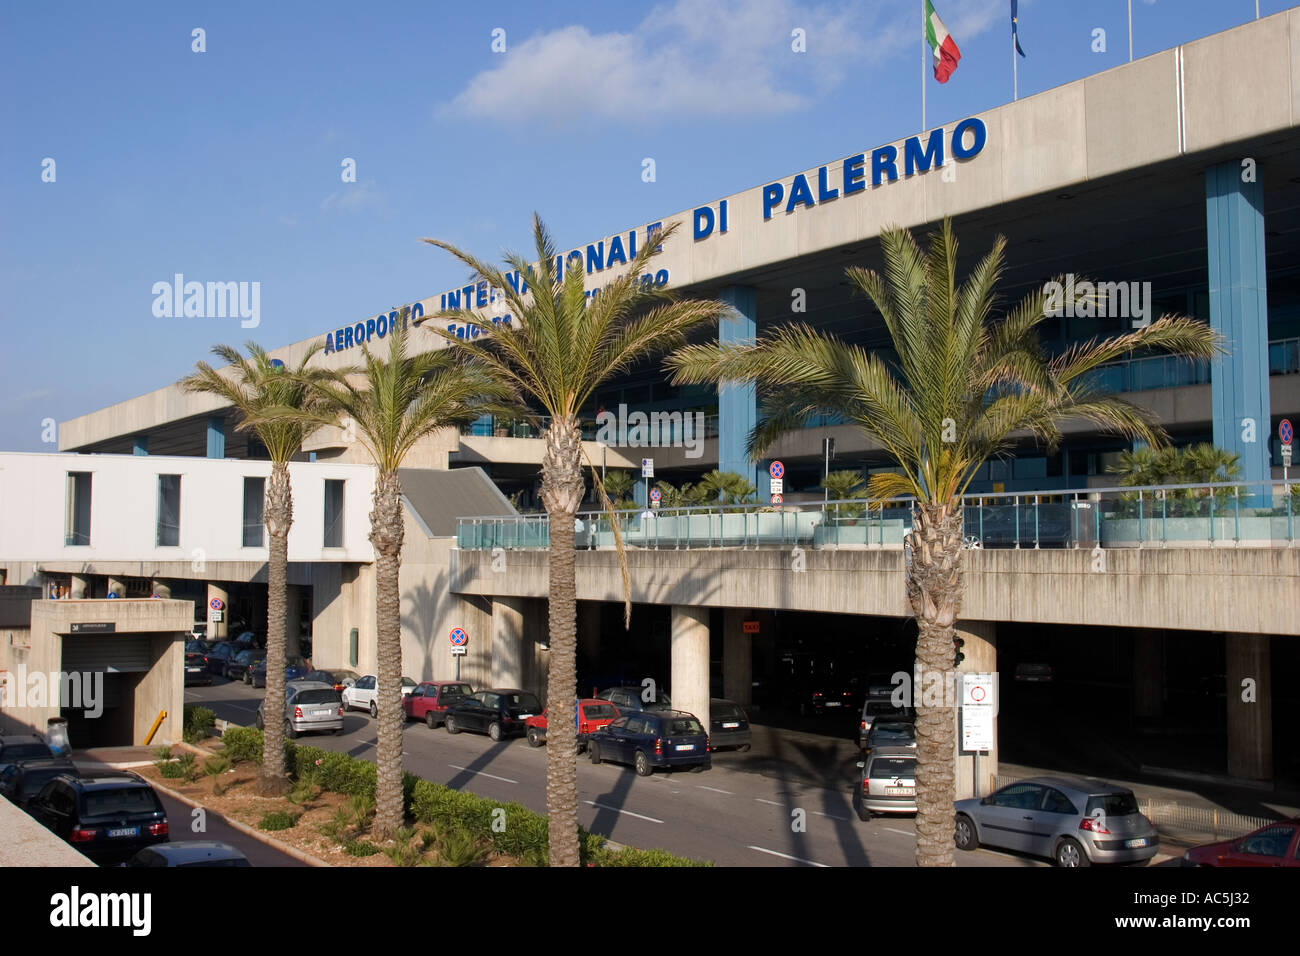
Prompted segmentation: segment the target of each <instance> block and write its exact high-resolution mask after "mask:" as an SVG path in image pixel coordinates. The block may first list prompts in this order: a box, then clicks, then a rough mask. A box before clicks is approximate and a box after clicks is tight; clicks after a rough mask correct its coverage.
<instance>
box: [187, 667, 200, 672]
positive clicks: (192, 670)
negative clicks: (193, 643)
mask: <svg viewBox="0 0 1300 956" xmlns="http://www.w3.org/2000/svg"><path fill="white" fill-rule="evenodd" d="M202 670H203V668H201V667H187V668H185V672H186V673H187V674H198V673H201V672H202Z"/></svg>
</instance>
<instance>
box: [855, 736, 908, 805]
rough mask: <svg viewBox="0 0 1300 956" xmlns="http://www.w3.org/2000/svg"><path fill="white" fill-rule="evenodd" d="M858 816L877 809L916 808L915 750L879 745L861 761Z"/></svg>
mask: <svg viewBox="0 0 1300 956" xmlns="http://www.w3.org/2000/svg"><path fill="white" fill-rule="evenodd" d="M860 766H861V767H862V785H861V786H860V787H859V788H858V801H857V802H858V819H859V820H863V821H866V820H870V819H871V817H872V816H873V815H874V814H877V813H915V812H916V751H915V750H914V749H913V748H911V747H877V748H876V749H875V750H873V751H872V752H871V753H870V754H869V755H868V756H867V759H866V760H864V761H862V763H861V765H860Z"/></svg>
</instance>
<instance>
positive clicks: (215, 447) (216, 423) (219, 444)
mask: <svg viewBox="0 0 1300 956" xmlns="http://www.w3.org/2000/svg"><path fill="white" fill-rule="evenodd" d="M208 457H209V458H225V457H226V419H225V416H223V415H213V416H212V417H211V418H209V419H208Z"/></svg>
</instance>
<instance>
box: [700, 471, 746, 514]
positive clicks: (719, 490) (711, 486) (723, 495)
mask: <svg viewBox="0 0 1300 956" xmlns="http://www.w3.org/2000/svg"><path fill="white" fill-rule="evenodd" d="M696 487H698V488H699V489H701V491H702V492H704V497H703V502H704V503H708V504H714V503H716V504H723V505H738V504H743V503H744V502H746V501H748V500H749V499H750V498H752V497H753V496H754V494H755V492H756V491H757V490H758V489H756V488H755V487H754V485H753V483H752V482H751V481H750V480H749V479H748V478H746V477H745V476H744V475H739V474H737V473H736V472H734V471H718V469H716V468H714V469H713V470H712V471H711V472H709V473H708V474H706V475H705V476H704V477H703V478H701V479H700V482H699V484H698V485H697V486H696Z"/></svg>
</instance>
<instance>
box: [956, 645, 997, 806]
mask: <svg viewBox="0 0 1300 956" xmlns="http://www.w3.org/2000/svg"><path fill="white" fill-rule="evenodd" d="M956 636H957V637H959V638H961V639H962V640H963V641H965V643H964V644H963V645H962V648H961V652H962V653H963V654H965V655H966V657H965V659H964V660H963V661H962V662H961V664H960V666H958V668H957V670H958V677H957V687H956V697H957V700H956V703H957V708H956V714H955V715H954V720H955V721H956V725H957V743H956V750H957V799H958V800H965V799H966V798H968V797H986V796H988V795H989V794H990V793H992V792H993V778H994V777H996V776H997V773H998V747H997V743H998V737H997V726H998V722H997V718H996V715H995V717H994V720H993V749H992V750H990V751H987V752H984V753H980V754H978V755H976V754H973V753H963V752H962V749H961V702H962V683H963V682H962V678H961V676H960V675H961V674H997V672H998V637H997V625H996V624H995V623H994V622H992V621H958V622H957V635H956ZM999 683H1000V681H999ZM996 694H997V697H996V699H998V700H1000V699H1001V687H999V688H998V690H997V692H996ZM995 714H996V712H995ZM977 765H978V771H977ZM977 779H978V783H977ZM977 791H978V792H977Z"/></svg>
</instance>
